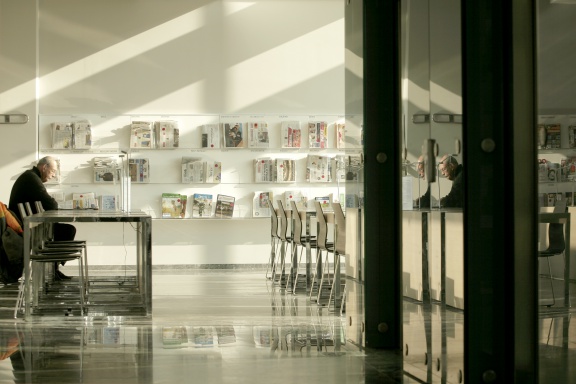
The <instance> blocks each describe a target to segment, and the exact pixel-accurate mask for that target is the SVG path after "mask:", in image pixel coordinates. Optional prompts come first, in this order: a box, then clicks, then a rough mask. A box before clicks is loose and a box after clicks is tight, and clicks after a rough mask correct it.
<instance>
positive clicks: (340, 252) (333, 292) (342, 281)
mask: <svg viewBox="0 0 576 384" xmlns="http://www.w3.org/2000/svg"><path fill="white" fill-rule="evenodd" d="M332 208H333V209H334V219H335V221H336V239H335V244H334V279H333V280H332V288H331V289H330V297H329V298H328V307H330V308H332V307H331V304H332V300H334V309H336V308H338V306H340V312H341V313H342V312H343V311H344V292H345V290H346V273H345V272H344V273H342V271H341V258H342V257H344V258H346V217H345V216H344V211H343V210H342V205H340V203H333V204H332ZM344 261H346V259H344Z"/></svg>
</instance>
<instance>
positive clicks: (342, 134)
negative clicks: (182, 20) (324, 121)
mask: <svg viewBox="0 0 576 384" xmlns="http://www.w3.org/2000/svg"><path fill="white" fill-rule="evenodd" d="M345 140H346V125H345V124H344V123H336V148H338V149H344V148H346V144H345Z"/></svg>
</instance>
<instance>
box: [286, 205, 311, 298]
mask: <svg viewBox="0 0 576 384" xmlns="http://www.w3.org/2000/svg"><path fill="white" fill-rule="evenodd" d="M290 205H291V208H292V223H293V225H294V228H293V230H292V243H293V250H292V251H293V252H294V261H295V262H294V265H293V266H292V268H291V278H290V279H289V280H290V281H292V293H296V291H297V290H302V289H304V291H306V288H307V286H306V284H307V281H306V280H307V279H308V276H307V273H306V272H307V271H306V266H304V267H303V269H304V272H302V268H300V265H301V264H302V253H304V250H306V249H307V247H314V248H315V247H316V237H313V236H306V235H302V230H303V228H302V227H303V226H302V218H301V217H300V212H299V211H298V207H297V206H296V202H295V201H291V202H290ZM304 214H306V213H305V212H304ZM298 249H300V253H298ZM292 275H293V276H292ZM302 278H303V282H302Z"/></svg>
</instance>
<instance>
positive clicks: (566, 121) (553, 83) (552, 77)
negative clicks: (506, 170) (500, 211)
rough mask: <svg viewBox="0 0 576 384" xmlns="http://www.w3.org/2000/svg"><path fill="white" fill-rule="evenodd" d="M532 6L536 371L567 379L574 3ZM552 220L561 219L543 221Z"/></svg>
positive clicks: (574, 172)
mask: <svg viewBox="0 0 576 384" xmlns="http://www.w3.org/2000/svg"><path fill="white" fill-rule="evenodd" d="M536 12H537V32H536V33H537V43H538V47H537V52H538V54H537V63H536V68H538V83H537V86H536V88H537V90H538V95H537V111H538V125H537V127H535V129H536V132H537V143H536V144H537V145H538V156H537V158H538V179H539V206H540V213H541V214H540V225H539V229H540V232H539V243H538V245H539V256H540V257H538V301H539V304H540V305H539V321H538V325H539V361H540V362H539V376H540V382H541V383H570V382H574V380H576V378H575V377H574V376H575V374H574V372H573V370H572V369H571V368H570V367H572V366H573V365H574V362H573V358H571V356H572V355H573V350H574V348H573V347H574V346H573V343H570V342H569V336H570V335H571V334H572V335H573V334H574V325H573V323H571V321H570V320H571V313H572V312H573V309H572V308H571V302H570V296H571V294H570V292H573V291H574V284H573V281H574V279H575V278H576V268H575V267H576V263H574V261H573V259H572V261H571V255H570V252H568V254H566V253H565V252H564V250H565V249H568V250H570V248H571V245H570V243H569V241H570V239H571V238H572V239H574V238H575V237H574V234H573V228H574V227H575V226H574V225H573V224H574V222H573V220H572V215H573V214H574V213H575V212H576V211H575V209H576V208H574V201H575V200H574V196H575V192H576V188H575V181H576V153H575V152H574V150H575V148H576V136H575V135H576V108H575V107H574V105H575V101H576V87H575V86H574V79H575V78H576V76H575V75H576V73H575V70H574V65H573V64H572V63H573V61H572V60H570V58H571V56H574V53H573V51H574V49H573V47H574V44H576V34H575V33H574V31H575V29H574V22H573V21H574V18H575V17H576V5H575V4H574V2H569V1H555V0H552V1H538V2H537V11H536ZM564 205H565V206H566V208H564ZM558 220H560V221H561V222H560V223H556V224H555V223H549V222H551V221H558ZM571 233H572V235H571V236H568V235H569V234H571ZM563 240H564V241H563ZM571 281H572V284H571ZM571 286H572V287H571ZM570 288H572V291H570ZM571 344H572V345H571Z"/></svg>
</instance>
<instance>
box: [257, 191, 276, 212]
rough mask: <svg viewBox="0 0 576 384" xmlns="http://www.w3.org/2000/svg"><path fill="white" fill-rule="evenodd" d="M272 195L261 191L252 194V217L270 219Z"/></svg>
mask: <svg viewBox="0 0 576 384" xmlns="http://www.w3.org/2000/svg"><path fill="white" fill-rule="evenodd" d="M272 201H273V194H272V192H269V191H266V192H264V191H261V192H255V193H254V201H253V204H252V216H253V217H270V214H271V212H270V208H271V207H272Z"/></svg>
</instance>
